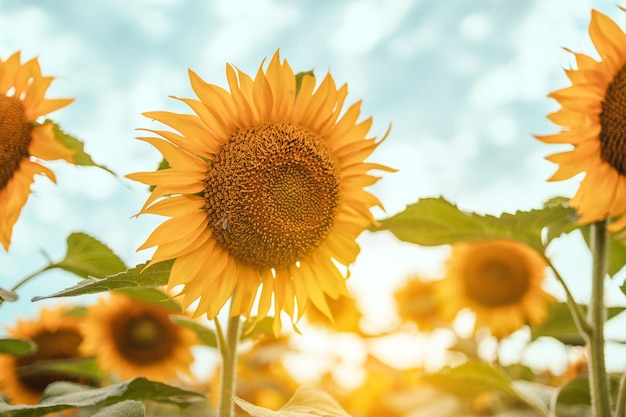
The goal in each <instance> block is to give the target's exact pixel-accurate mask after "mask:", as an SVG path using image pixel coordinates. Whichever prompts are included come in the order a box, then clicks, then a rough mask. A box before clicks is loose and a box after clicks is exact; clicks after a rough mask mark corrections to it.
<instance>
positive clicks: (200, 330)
mask: <svg viewBox="0 0 626 417" xmlns="http://www.w3.org/2000/svg"><path fill="white" fill-rule="evenodd" d="M170 320H171V321H172V323H174V324H176V325H178V326H182V327H186V328H188V329H191V330H193V331H194V332H195V333H196V335H197V336H198V340H200V343H201V344H202V345H204V346H208V347H212V348H216V349H217V335H216V334H215V331H214V330H213V329H210V328H208V327H206V326H203V325H202V324H200V323H198V322H197V321H194V320H191V319H189V318H187V317H184V316H170Z"/></svg>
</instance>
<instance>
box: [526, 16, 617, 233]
mask: <svg viewBox="0 0 626 417" xmlns="http://www.w3.org/2000/svg"><path fill="white" fill-rule="evenodd" d="M589 35H590V36H591V40H592V41H593V44H594V46H595V48H596V50H597V51H598V54H599V55H600V61H596V60H594V59H593V58H591V57H590V56H587V55H584V54H581V53H574V56H575V59H576V65H577V67H578V68H577V69H569V70H566V71H565V72H566V74H567V76H568V78H569V79H570V81H571V83H572V85H571V86H569V87H566V88H563V89H561V90H557V91H554V92H552V93H551V94H549V97H551V98H553V99H555V100H556V101H558V103H559V104H560V105H561V106H562V107H561V108H560V109H559V110H558V111H556V112H554V113H552V114H550V115H548V118H549V119H550V120H551V121H552V122H553V123H555V124H557V125H559V126H562V127H563V130H562V131H561V132H559V133H556V134H552V135H546V136H537V138H538V139H539V140H541V141H542V142H545V143H556V144H571V145H573V146H574V148H573V149H570V150H568V151H565V152H560V153H556V154H553V155H550V156H548V157H547V158H546V159H548V160H549V161H552V162H554V163H557V164H558V169H557V171H556V172H555V173H554V175H553V176H552V177H551V178H550V181H560V180H565V179H568V178H571V177H573V176H575V175H577V174H579V173H581V172H585V176H584V178H583V179H582V181H581V182H580V186H579V188H578V191H577V192H576V194H575V195H574V197H573V198H572V199H571V201H570V205H571V206H572V207H575V208H576V210H577V213H578V215H579V216H580V219H579V223H581V224H587V223H592V222H595V221H599V220H603V219H606V218H609V217H618V219H617V220H616V221H615V222H614V223H612V224H610V225H609V228H610V229H611V230H614V231H615V230H621V229H623V228H624V227H625V226H626V216H625V214H626V150H625V149H626V110H625V107H624V103H626V46H625V45H626V35H625V34H624V32H623V31H622V30H621V29H620V28H619V27H618V26H617V25H616V24H615V22H613V21H612V20H611V19H610V18H608V17H607V16H605V15H604V14H602V13H600V12H598V11H596V10H593V11H592V12H591V23H590V24H589Z"/></svg>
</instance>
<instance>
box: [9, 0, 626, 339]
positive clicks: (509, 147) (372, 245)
mask: <svg viewBox="0 0 626 417" xmlns="http://www.w3.org/2000/svg"><path fill="white" fill-rule="evenodd" d="M591 8H596V9H598V10H600V11H602V12H603V13H605V14H608V15H609V16H610V17H612V18H614V19H615V20H616V21H617V22H618V24H619V25H620V26H622V27H626V14H624V13H623V12H621V11H620V10H619V9H618V7H617V5H616V4H615V2H613V1H591V0H578V1H576V2H572V1H570V0H526V1H506V0H475V1H471V2H468V1H465V0H447V1H428V0H392V1H375V0H371V1H370V0H362V1H361V0H352V1H342V2H338V1H330V0H321V1H308V2H307V1H304V0H294V1H281V0H245V1H233V0H218V1H197V0H188V1H184V0H131V1H128V0H123V1H122V0H108V1H105V0H91V1H89V2H80V1H69V0H56V1H54V2H52V1H45V0H40V1H33V0H0V57H2V58H3V59H5V58H7V57H8V56H9V55H11V54H12V53H13V52H15V51H17V50H21V51H22V56H23V58H24V59H29V58H31V57H34V56H37V57H38V58H39V60H40V63H41V67H42V70H43V72H44V74H45V75H53V76H55V77H56V80H55V81H54V82H53V84H52V86H51V87H50V89H49V90H48V97H51V98H56V97H73V98H75V99H76V101H75V102H74V103H73V104H72V105H70V106H68V107H66V108H64V109H61V110H59V111H57V112H55V113H52V114H51V115H50V117H51V118H52V119H54V120H55V121H57V122H58V123H60V124H61V125H62V127H63V128H64V129H65V130H66V131H67V132H69V133H71V134H73V135H75V136H76V137H78V138H80V139H81V140H83V141H84V143H85V149H86V151H87V152H89V153H90V154H91V155H92V157H93V158H94V160H95V161H96V162H98V163H100V164H102V165H105V166H107V167H108V168H110V169H111V170H113V171H114V172H116V173H117V174H118V176H117V177H114V176H112V175H110V174H108V173H107V172H105V171H103V170H99V169H96V168H86V167H73V166H67V165H66V164H64V163H51V164H50V166H51V167H52V169H53V170H54V171H55V173H56V175H57V179H58V184H57V185H53V184H52V183H51V182H50V181H48V180H47V179H45V178H39V179H38V180H37V181H36V183H35V185H34V186H33V191H34V194H33V195H32V196H31V197H30V199H29V201H28V203H27V205H26V207H25V208H24V210H23V212H22V216H21V217H20V219H19V221H18V223H17V225H16V226H15V228H14V232H13V242H12V246H11V249H10V252H9V253H5V252H2V251H0V287H5V288H8V287H10V286H11V285H12V283H15V282H17V281H19V280H20V279H21V278H23V277H24V276H26V275H28V274H29V273H31V272H33V271H35V270H37V269H38V268H40V267H42V266H44V265H45V264H46V257H47V256H48V257H50V258H52V259H53V260H59V259H61V258H62V256H63V254H64V252H65V241H66V238H67V236H68V235H69V234H70V233H72V232H85V233H88V234H90V235H92V236H94V237H96V238H98V239H99V240H101V241H102V242H104V243H106V244H107V245H109V246H110V247H111V248H113V250H114V251H115V252H116V253H117V254H118V255H119V256H120V257H121V258H122V259H123V260H124V261H125V262H126V263H127V264H128V265H130V266H133V265H135V264H138V263H141V262H144V261H146V260H147V259H149V257H150V252H149V251H143V252H136V248H137V247H138V246H139V245H140V244H141V243H143V241H144V240H145V238H146V237H147V236H148V234H149V233H150V232H151V231H152V230H153V229H154V227H155V226H156V225H157V224H159V223H160V222H161V221H162V220H163V219H161V218H157V217H155V216H152V217H151V216H142V217H141V218H139V219H136V218H132V215H133V214H135V213H136V212H137V211H138V210H139V208H140V207H141V205H142V204H143V202H144V201H145V199H146V197H147V195H148V191H147V190H146V189H145V187H143V186H142V185H140V184H136V183H133V182H131V181H129V180H126V179H125V178H123V175H125V174H128V173H131V172H136V171H148V170H153V169H154V168H155V167H156V166H157V164H158V162H159V161H160V154H159V153H158V152H156V151H155V150H154V149H153V148H152V147H150V146H148V145H147V144H145V143H143V142H140V141H137V140H135V139H134V137H135V136H137V134H138V132H137V131H136V130H135V129H137V128H141V127H147V126H148V125H149V120H148V119H147V118H145V117H143V116H142V115H141V113H142V112H146V111H153V110H169V111H177V112H189V110H188V109H187V108H186V107H185V106H184V105H181V103H179V102H177V101H176V100H173V99H171V98H169V96H172V95H173V96H178V97H193V96H194V95H193V92H192V90H191V87H190V85H189V81H188V75H187V70H188V69H192V70H193V71H195V72H196V73H197V74H199V75H200V76H201V77H202V78H203V79H205V80H206V81H207V82H209V83H213V84H217V85H220V86H226V76H225V64H226V63H227V62H229V63H232V64H233V65H235V66H236V67H238V68H240V69H241V70H243V71H245V72H247V73H249V74H250V73H255V72H256V70H257V68H258V66H259V64H260V63H261V61H262V60H263V59H264V58H265V57H270V56H271V55H273V53H274V52H275V51H276V50H277V49H279V50H280V54H281V56H282V57H283V58H286V59H287V60H288V61H289V63H290V65H291V66H292V68H294V70H295V71H305V70H309V69H313V70H314V71H315V73H316V75H317V76H318V77H322V76H323V75H325V73H326V72H328V71H330V72H331V74H332V75H333V77H334V79H335V80H336V81H337V82H338V84H342V83H348V87H349V95H348V100H347V103H353V102H355V101H357V100H360V99H362V100H363V105H362V117H363V118H365V117H368V116H370V115H371V116H373V118H374V124H373V128H372V130H371V132H370V133H371V134H372V135H375V136H379V137H380V136H382V135H384V133H385V132H386V130H387V129H388V127H389V126H390V125H391V133H390V135H389V138H388V140H387V141H385V142H384V143H383V144H382V145H381V146H380V147H379V149H378V150H377V151H376V152H375V153H374V155H373V156H372V158H371V160H372V161H374V162H378V163H382V164H386V165H388V166H391V167H394V168H396V169H398V172H397V173H395V174H385V175H383V179H382V180H381V181H380V182H379V183H378V184H377V185H375V186H373V187H371V189H370V190H371V192H372V193H374V194H375V195H377V196H378V197H379V199H380V200H381V201H382V202H383V203H384V205H385V209H386V212H382V211H377V212H376V217H377V218H379V219H382V218H384V217H386V216H390V215H393V214H395V213H397V212H400V211H402V210H403V209H404V207H405V206H406V205H408V204H412V203H414V202H416V201H417V200H418V199H420V198H425V197H433V196H444V197H445V198H447V199H448V200H450V201H452V202H454V203H456V204H458V205H459V207H461V208H462V209H464V210H471V211H477V212H480V213H490V214H499V213H501V212H503V211H507V212H512V211H515V210H518V209H521V210H527V209H531V208H537V207H540V206H541V205H542V203H543V202H544V201H545V200H547V199H548V198H550V197H553V196H556V195H564V196H571V195H573V193H574V192H575V190H576V186H577V182H576V181H569V182H560V183H548V182H546V179H547V178H548V177H549V176H550V175H551V174H552V173H553V172H554V170H555V166H554V165H553V164H551V163H550V162H548V161H546V160H544V157H545V156H546V155H548V154H550V153H554V152H556V151H558V150H559V149H557V148H555V147H554V146H551V147H550V146H548V145H545V144H542V143H540V142H539V141H537V140H535V139H534V138H533V136H532V135H533V134H546V133H553V132H556V131H557V129H556V127H555V126H554V125H552V124H551V123H550V122H549V121H548V120H547V119H546V117H545V115H546V114H547V113H549V112H551V111H554V110H556V108H557V104H556V103H555V102H554V101H552V100H550V99H548V98H547V97H546V95H547V94H548V93H549V92H550V91H553V90H555V89H559V88H563V87H565V86H567V85H568V83H567V79H566V77H565V75H564V72H563V69H564V68H569V67H572V66H573V64H574V60H573V56H572V55H571V54H569V53H567V52H566V51H565V50H563V49H562V47H568V48H570V49H572V50H574V51H580V52H584V53H587V54H590V55H592V56H595V52H594V49H593V47H592V44H591V42H590V41H589V36H588V34H587V26H588V23H589V19H590V15H591ZM359 243H360V245H361V249H362V251H361V254H360V255H359V257H358V258H357V261H356V263H355V264H354V265H353V266H352V267H351V278H350V280H349V281H348V283H349V286H350V288H351V290H352V291H353V293H354V294H355V295H356V296H358V298H359V300H360V302H361V303H362V304H363V305H367V306H375V307H372V309H371V310H372V311H374V312H375V313H373V314H372V313H370V315H369V316H368V320H369V321H370V323H371V325H372V326H374V327H375V326H376V325H384V324H385V323H387V322H388V321H389V320H391V318H390V317H391V316H392V309H393V305H392V301H391V294H392V293H393V291H394V290H395V289H396V288H398V286H400V285H401V284H402V283H403V282H404V280H405V279H406V277H407V276H408V275H410V274H412V273H418V274H421V275H424V276H432V277H436V276H438V275H439V274H441V272H442V271H441V265H442V261H443V260H444V259H445V257H446V255H447V249H446V248H421V247H418V246H415V245H409V244H404V243H401V242H399V241H398V240H397V239H395V237H393V236H392V235H390V234H389V233H384V232H380V233H374V234H372V233H367V232H366V233H364V234H363V235H362V236H361V237H360V238H359ZM551 249H552V251H553V253H552V255H553V257H554V260H555V263H557V265H560V266H562V269H563V275H565V278H566V279H567V280H568V281H570V282H571V283H572V292H573V293H574V294H575V295H576V296H577V297H584V295H585V294H587V291H588V289H587V288H586V286H585V285H583V284H581V282H584V278H585V277H586V276H588V274H587V272H586V269H585V268H588V262H587V260H588V257H587V255H586V252H585V249H584V247H582V246H581V244H580V241H579V240H578V238H577V236H568V237H566V238H563V239H561V240H560V241H559V242H556V243H555V244H554V246H553V247H552V248H551ZM572 259H575V260H576V262H572ZM76 282H77V280H76V278H74V277H71V276H68V274H65V273H62V272H58V271H50V272H47V273H45V275H44V276H42V277H41V278H40V279H39V280H38V281H37V282H36V283H33V284H27V285H26V286H24V287H23V291H21V292H20V295H21V296H22V298H21V300H20V301H19V302H18V303H13V304H10V305H7V304H5V305H3V306H2V309H0V322H2V323H6V322H10V321H12V320H13V318H14V317H17V316H22V315H25V316H26V315H29V314H30V315H32V314H33V312H35V311H36V310H37V309H38V308H39V307H40V306H41V305H44V304H45V303H46V302H45V301H42V302H38V303H31V302H30V301H29V300H30V298H31V297H33V296H36V295H44V294H49V293H52V292H55V291H58V290H61V289H63V288H65V287H68V286H70V285H73V284H75V283H76ZM614 285H616V284H614ZM548 286H549V287H550V288H552V289H554V291H555V292H556V293H558V291H559V289H558V287H557V286H556V285H554V283H552V284H550V283H548ZM613 290H614V291H613V292H614V293H615V294H617V293H616V291H619V290H616V289H615V288H614V289H613ZM621 297H622V295H621V294H617V295H611V294H610V295H609V298H610V300H612V302H615V303H619V302H622V303H623V300H622V298H621Z"/></svg>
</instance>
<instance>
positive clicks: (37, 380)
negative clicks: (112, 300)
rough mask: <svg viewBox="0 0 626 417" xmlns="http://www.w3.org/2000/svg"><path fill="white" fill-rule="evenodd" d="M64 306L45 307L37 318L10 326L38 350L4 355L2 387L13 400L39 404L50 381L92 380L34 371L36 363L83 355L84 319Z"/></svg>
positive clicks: (12, 332) (0, 364)
mask: <svg viewBox="0 0 626 417" xmlns="http://www.w3.org/2000/svg"><path fill="white" fill-rule="evenodd" d="M65 313H66V310H65V309H64V308H60V309H56V310H48V309H43V310H41V312H40V314H39V317H38V318H37V319H36V320H20V321H18V322H17V323H16V324H15V327H14V328H10V329H7V333H8V335H9V336H10V337H13V338H22V339H30V340H32V341H33V342H35V344H36V347H37V349H36V351H35V352H34V353H31V354H27V355H23V356H11V355H0V369H2V372H0V388H1V389H2V391H3V392H4V394H5V395H6V397H7V398H8V399H9V400H10V401H11V402H12V403H16V404H17V403H19V404H36V403H37V402H39V399H40V398H41V395H42V393H43V391H44V389H45V388H46V386H48V384H50V383H52V382H55V381H72V382H88V381H83V380H81V379H78V378H76V377H75V376H71V375H65V374H63V373H61V372H52V371H37V372H30V371H32V365H36V364H38V363H43V362H45V361H49V360H58V359H74V358H79V357H81V356H82V355H81V353H80V349H79V346H80V344H81V342H82V340H83V337H82V334H81V330H80V323H81V318H80V317H76V316H72V315H67V314H65Z"/></svg>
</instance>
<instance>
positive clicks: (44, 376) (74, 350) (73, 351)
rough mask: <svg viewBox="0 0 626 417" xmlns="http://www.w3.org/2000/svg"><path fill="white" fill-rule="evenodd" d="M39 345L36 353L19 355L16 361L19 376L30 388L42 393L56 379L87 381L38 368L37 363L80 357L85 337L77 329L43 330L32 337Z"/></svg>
mask: <svg viewBox="0 0 626 417" xmlns="http://www.w3.org/2000/svg"><path fill="white" fill-rule="evenodd" d="M31 339H32V340H33V341H34V342H35V344H36V345H37V350H36V352H35V353H33V354H31V355H27V356H22V357H19V358H18V359H17V361H16V365H17V370H18V378H19V380H20V382H21V383H22V384H23V385H24V387H26V388H27V389H28V390H30V391H32V392H34V393H36V394H41V393H42V392H43V390H44V389H45V388H46V387H47V386H48V384H51V383H52V382H55V381H71V382H83V383H84V382H86V381H83V380H81V378H78V377H76V376H72V375H71V374H65V373H63V372H62V371H46V370H43V371H42V370H38V369H37V367H36V365H37V364H41V363H44V362H45V361H49V360H58V359H73V358H78V357H80V351H79V348H78V347H79V346H80V343H81V342H82V340H83V338H82V336H81V335H80V333H78V332H77V331H75V330H69V329H65V330H56V331H43V332H41V333H38V334H36V335H35V336H33V337H31Z"/></svg>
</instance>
